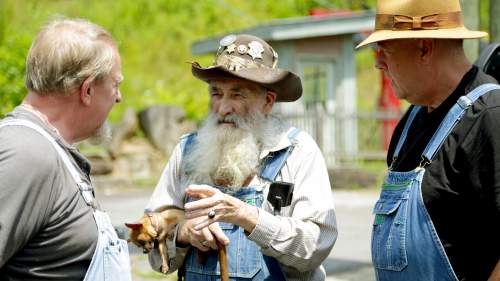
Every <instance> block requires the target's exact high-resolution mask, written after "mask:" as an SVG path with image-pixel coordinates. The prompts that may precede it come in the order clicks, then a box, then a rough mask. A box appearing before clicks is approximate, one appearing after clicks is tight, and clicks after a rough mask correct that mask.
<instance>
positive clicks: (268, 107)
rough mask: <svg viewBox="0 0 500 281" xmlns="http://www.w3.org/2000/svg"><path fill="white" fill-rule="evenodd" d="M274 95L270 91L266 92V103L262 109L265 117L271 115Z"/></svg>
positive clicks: (274, 99) (274, 100)
mask: <svg viewBox="0 0 500 281" xmlns="http://www.w3.org/2000/svg"><path fill="white" fill-rule="evenodd" d="M276 96H277V95H276V93H275V92H273V91H271V90H267V91H266V103H265V104H264V108H263V113H264V114H265V115H267V114H269V113H271V111H272V110H273V106H274V103H275V102H276Z"/></svg>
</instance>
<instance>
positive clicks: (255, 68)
mask: <svg viewBox="0 0 500 281" xmlns="http://www.w3.org/2000/svg"><path fill="white" fill-rule="evenodd" d="M277 64H278V54H277V53H276V52H275V51H274V50H273V48H272V47H271V46H270V45H269V44H267V43H266V42H265V41H264V40H262V39H260V38H258V37H255V36H252V35H246V34H241V35H228V36H226V37H224V38H222V39H221V41H220V46H219V50H218V51H217V54H216V56H215V63H214V65H213V66H209V67H207V68H203V67H201V66H200V65H199V64H198V63H197V62H194V63H192V65H191V71H192V72H193V75H194V76H195V77H196V78H198V79H200V80H203V81H205V82H210V81H211V80H214V79H217V78H227V77H237V78H242V79H245V80H248V81H251V82H254V83H257V84H260V85H262V86H263V87H265V88H267V89H269V90H272V91H273V92H275V93H276V101H281V102H287V101H295V100H297V99H298V98H300V96H301V95H302V83H301V82H300V78H299V77H298V76H297V75H295V74H294V73H292V72H290V71H288V70H284V69H280V68H277V67H276V65H277Z"/></svg>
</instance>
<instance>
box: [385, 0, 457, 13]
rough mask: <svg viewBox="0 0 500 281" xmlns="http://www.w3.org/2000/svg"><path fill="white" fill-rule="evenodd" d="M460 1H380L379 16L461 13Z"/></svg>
mask: <svg viewBox="0 0 500 281" xmlns="http://www.w3.org/2000/svg"><path fill="white" fill-rule="evenodd" d="M460 11H462V9H461V7H460V1H459V0H431V1H429V0H425V1H422V0H378V1H377V14H387V15H405V16H425V15H433V14H444V13H450V12H460Z"/></svg>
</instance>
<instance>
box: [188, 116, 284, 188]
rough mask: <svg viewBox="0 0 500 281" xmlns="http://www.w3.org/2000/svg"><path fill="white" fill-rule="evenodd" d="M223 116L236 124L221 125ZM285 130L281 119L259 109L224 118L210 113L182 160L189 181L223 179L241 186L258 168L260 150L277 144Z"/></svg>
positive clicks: (237, 186)
mask: <svg viewBox="0 0 500 281" xmlns="http://www.w3.org/2000/svg"><path fill="white" fill-rule="evenodd" d="M221 119H223V120H224V121H233V122H235V124H236V126H235V127H223V126H219V123H220V122H221V121H223V120H221ZM284 132H285V126H284V124H283V123H282V122H281V120H279V119H278V118H276V117H273V116H264V115H263V114H262V113H260V112H253V113H249V114H247V115H246V116H245V117H239V116H237V115H230V116H226V117H225V118H217V116H216V115H215V114H213V113H210V115H209V116H208V118H207V119H206V120H205V123H204V125H203V126H202V128H201V129H200V130H199V131H198V135H197V136H196V141H195V143H194V144H193V147H192V148H191V149H190V150H189V153H188V154H187V155H186V157H185V159H184V161H183V169H184V171H185V172H186V174H187V175H188V177H189V179H188V180H189V181H190V182H193V183H206V184H212V185H213V184H215V185H219V183H218V182H224V183H225V184H224V186H225V187H228V188H231V189H233V190H238V189H240V188H241V187H242V186H243V184H244V183H245V181H246V180H247V178H248V177H249V176H252V175H254V174H256V173H257V172H258V169H259V168H260V165H259V162H260V161H259V156H260V153H261V152H262V151H263V150H264V149H270V148H272V147H274V146H275V145H276V144H277V142H278V141H279V140H280V138H281V136H282V134H283V133H284Z"/></svg>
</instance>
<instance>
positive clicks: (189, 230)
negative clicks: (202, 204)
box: [177, 218, 229, 252]
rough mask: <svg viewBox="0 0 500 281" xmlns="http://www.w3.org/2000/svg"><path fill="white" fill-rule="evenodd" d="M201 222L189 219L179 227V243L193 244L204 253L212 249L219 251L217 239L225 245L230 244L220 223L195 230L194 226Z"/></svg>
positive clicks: (198, 219)
mask: <svg viewBox="0 0 500 281" xmlns="http://www.w3.org/2000/svg"><path fill="white" fill-rule="evenodd" d="M200 220H201V219H200V218H194V219H187V220H186V221H185V222H184V223H183V224H182V225H181V226H180V227H179V233H178V234H177V242H178V243H182V244H191V245H193V246H194V247H196V248H198V249H199V250H200V251H203V252H206V251H208V250H210V249H214V250H215V249H217V244H216V241H215V239H217V240H219V242H220V243H222V244H223V245H228V244H229V238H227V236H226V235H225V234H224V232H223V231H222V229H221V228H220V226H219V224H218V223H214V224H211V225H209V226H208V227H204V228H201V229H195V228H194V225H197V224H199V221H200ZM205 241H206V242H205Z"/></svg>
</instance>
